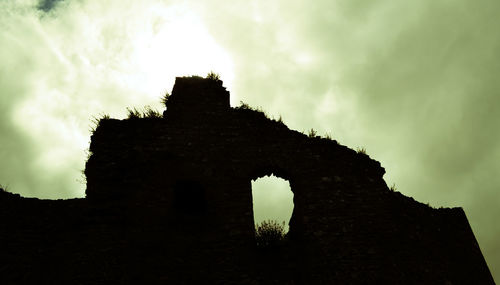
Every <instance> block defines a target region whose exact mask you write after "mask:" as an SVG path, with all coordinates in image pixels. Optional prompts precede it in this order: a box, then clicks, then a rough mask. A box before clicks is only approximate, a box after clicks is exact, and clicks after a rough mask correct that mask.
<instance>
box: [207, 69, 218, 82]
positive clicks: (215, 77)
mask: <svg viewBox="0 0 500 285" xmlns="http://www.w3.org/2000/svg"><path fill="white" fill-rule="evenodd" d="M207 79H211V80H214V81H220V75H219V74H217V73H215V72H213V71H210V72H209V73H208V74H207Z"/></svg>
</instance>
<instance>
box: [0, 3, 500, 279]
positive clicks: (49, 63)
mask: <svg viewBox="0 0 500 285" xmlns="http://www.w3.org/2000/svg"><path fill="white" fill-rule="evenodd" d="M499 6H500V4H499V3H498V1H493V0H479V1H474V2H470V1H465V0H463V1H438V2H437V1H431V0H423V1H413V2H411V3H410V2H408V1H406V2H404V3H403V2H400V1H393V0H376V1H370V2H369V3H368V2H366V1H359V0H350V1H344V0H337V1H326V0H319V1H314V2H311V1H299V0H292V1H286V2H285V1H272V2H270V1H251V2H249V1H231V2H227V1H222V0H212V1H203V2H202V3H200V2H199V1H160V0H158V1H154V0H148V1H131V0H125V1H118V0H116V1H97V0H85V1H42V2H38V1H27V0H26V1H19V2H15V3H14V2H13V1H3V2H0V26H1V27H2V29H1V31H0V42H2V45H1V47H0V60H1V62H2V65H1V66H0V92H1V93H0V112H1V113H0V133H1V134H2V136H1V137H0V144H1V146H2V148H1V150H0V159H1V160H2V164H1V165H0V183H3V184H4V185H5V184H6V185H9V190H11V191H14V192H19V193H23V194H24V195H27V196H38V197H52V198H54V197H72V196H82V195H83V188H84V185H82V184H78V183H77V182H76V180H77V179H79V178H80V173H79V171H80V170H81V169H83V163H84V160H85V152H84V150H85V148H86V147H87V146H88V137H89V132H88V129H89V127H90V126H89V125H90V118H91V116H93V115H98V114H100V113H109V114H110V115H111V116H114V117H124V115H125V109H126V107H128V106H139V107H140V106H143V105H152V106H154V107H157V108H160V105H159V98H160V97H161V95H162V94H163V93H164V92H165V91H167V90H169V89H170V88H171V85H172V83H173V79H174V77H175V76H179V75H189V74H201V75H203V74H205V73H206V72H208V71H209V70H215V71H217V72H219V73H221V76H222V79H223V80H224V82H225V84H226V85H227V86H229V90H230V91H231V95H232V98H231V103H232V104H233V105H236V104H238V102H239V101H240V100H243V101H245V102H246V103H249V104H250V105H253V106H261V107H263V109H264V110H266V111H268V113H270V114H271V115H273V116H275V117H278V116H279V115H282V116H283V119H284V121H285V122H286V123H287V124H288V125H289V126H290V127H292V128H294V129H297V130H308V129H310V128H311V127H312V128H315V129H316V130H318V131H319V133H320V134H325V133H330V134H331V135H332V136H333V137H334V138H335V139H337V140H339V141H340V142H341V143H343V144H346V145H348V146H350V147H352V148H355V147H366V149H367V152H368V153H369V154H370V155H371V156H372V157H374V158H375V159H377V160H379V161H381V163H382V165H383V166H384V167H385V168H386V171H387V174H386V176H385V179H386V181H387V182H388V184H392V183H395V184H396V185H397V187H398V190H399V191H401V192H403V193H404V194H405V195H408V196H412V197H415V198H416V199H418V200H420V201H422V202H429V203H431V205H433V206H463V207H464V209H465V211H466V213H467V216H468V218H469V221H470V223H471V226H472V228H473V229H474V232H475V233H476V237H477V238H478V240H479V244H480V245H481V248H482V250H483V253H484V255H485V257H486V259H487V262H488V264H489V266H490V268H491V269H493V268H500V251H499V248H498V245H497V242H496V241H497V240H498V237H499V236H500V226H499V225H498V223H496V221H494V220H493V219H494V218H493V217H498V216H499V215H500V209H499V208H498V207H497V205H498V204H499V203H500V195H499V194H498V190H499V189H498V187H499V185H500V178H498V175H497V173H498V172H499V170H500V169H499V168H500V167H499V164H498V163H497V162H498V161H499V158H500V144H499V136H500V135H499V133H498V131H497V130H498V129H499V127H500V117H499V116H498V115H497V114H496V112H497V111H496V110H498V109H499V107H500V99H498V98H500V96H499V95H500V94H498V93H499V92H500V85H499V84H500V83H499V81H498V80H497V78H496V77H497V75H498V74H500V64H499V61H498V60H497V57H498V56H497V53H498V52H497V51H498V50H499V47H500V36H499V35H498V33H497V28H496V26H497V25H496V23H497V11H498V9H499V8H500V7H499ZM46 12H48V13H46ZM54 161H55V162H57V163H54ZM493 273H494V275H495V277H497V279H498V278H499V277H498V276H499V275H498V274H500V272H497V271H495V272H493Z"/></svg>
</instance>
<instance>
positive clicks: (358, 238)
mask: <svg viewBox="0 0 500 285" xmlns="http://www.w3.org/2000/svg"><path fill="white" fill-rule="evenodd" d="M166 106H167V109H166V111H165V112H164V114H163V118H158V117H153V118H131V119H126V120H115V119H102V120H101V121H100V123H99V125H98V127H97V128H96V130H95V132H94V134H93V135H92V139H91V144H90V152H91V156H90V158H89V160H88V162H87V164H86V169H85V175H86V178H87V189H86V198H85V199H70V200H53V201H51V200H38V199H33V198H29V199H28V198H22V197H20V196H18V195H14V194H10V193H7V192H0V206H1V208H0V211H1V212H0V219H1V234H0V244H1V247H0V258H1V261H0V270H1V271H0V283H1V284H19V283H33V284H120V283H128V284H129V283H136V284H152V283H153V284H157V283H159V284H271V283H272V284H334V283H336V284H346V283H347V284H494V281H493V279H492V276H491V274H490V272H489V269H488V267H487V265H486V262H485V260H484V258H483V256H482V254H481V251H480V249H479V246H478V244H477V242H476V239H475V237H474V234H473V232H472V230H471V228H470V226H469V223H468V221H467V218H466V216H465V213H464V211H463V210H462V209H461V208H451V209H450V208H441V209H434V208H431V207H429V206H427V205H424V204H422V203H419V202H417V201H415V200H413V199H412V198H409V197H405V196H403V195H402V194H401V193H399V192H396V191H392V190H390V189H389V188H388V187H387V185H386V183H385V181H384V179H383V178H382V177H383V175H384V172H385V171H384V168H382V167H381V166H380V163H379V162H377V161H375V160H372V159H370V157H369V156H368V155H366V154H364V153H358V152H356V151H354V150H352V149H349V148H347V147H345V146H343V145H340V144H338V143H337V142H336V141H335V140H331V139H326V138H320V137H310V136H307V135H304V134H302V133H300V132H297V131H293V130H290V129H288V127H287V126H286V125H285V124H283V123H282V122H281V121H276V120H271V119H268V118H267V117H266V116H265V115H264V114H263V113H262V112H259V111H255V110H252V109H251V108H248V107H247V106H243V107H238V108H232V107H230V105H229V92H228V91H226V89H225V88H224V87H223V86H222V81H220V80H216V79H204V78H201V77H187V78H186V77H183V78H177V80H176V82H175V85H174V88H173V90H172V95H171V96H170V98H169V99H168V101H167V103H166ZM271 174H274V175H275V176H278V177H281V178H283V179H286V180H288V181H289V182H290V187H291V190H292V191H293V194H294V199H293V203H294V209H293V214H292V217H291V220H290V224H289V225H290V232H289V235H288V240H287V242H286V243H283V245H282V246H280V247H278V248H275V249H272V250H266V251H262V250H258V249H257V248H256V246H255V240H254V220H253V219H254V218H253V209H252V189H251V181H252V180H253V179H257V178H259V177H263V176H266V175H271Z"/></svg>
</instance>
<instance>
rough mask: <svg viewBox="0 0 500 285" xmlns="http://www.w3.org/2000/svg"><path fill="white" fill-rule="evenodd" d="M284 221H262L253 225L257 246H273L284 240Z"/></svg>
mask: <svg viewBox="0 0 500 285" xmlns="http://www.w3.org/2000/svg"><path fill="white" fill-rule="evenodd" d="M285 237H286V233H285V222H284V221H283V222H282V223H279V222H277V221H274V220H267V221H263V222H262V223H260V224H256V225H255V241H256V244H257V247H258V248H273V247H276V246H279V245H280V244H281V243H283V241H284V240H285Z"/></svg>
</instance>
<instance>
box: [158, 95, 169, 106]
mask: <svg viewBox="0 0 500 285" xmlns="http://www.w3.org/2000/svg"><path fill="white" fill-rule="evenodd" d="M169 98H170V93H168V92H165V95H163V97H161V101H160V102H161V103H162V104H163V105H165V106H167V102H168V99H169Z"/></svg>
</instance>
